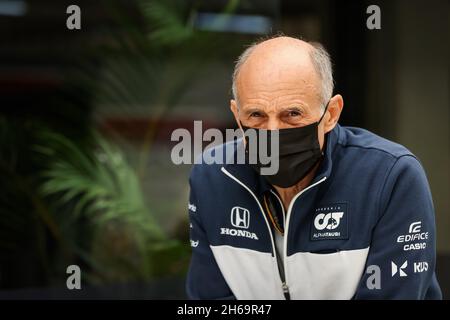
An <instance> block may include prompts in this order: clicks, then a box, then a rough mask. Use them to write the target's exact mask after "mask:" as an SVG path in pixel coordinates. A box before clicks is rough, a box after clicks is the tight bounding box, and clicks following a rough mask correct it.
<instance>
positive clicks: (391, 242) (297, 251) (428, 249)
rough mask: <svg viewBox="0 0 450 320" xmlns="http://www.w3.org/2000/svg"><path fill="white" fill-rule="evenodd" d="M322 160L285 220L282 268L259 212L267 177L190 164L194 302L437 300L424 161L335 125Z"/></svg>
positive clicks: (243, 169)
mask: <svg viewBox="0 0 450 320" xmlns="http://www.w3.org/2000/svg"><path fill="white" fill-rule="evenodd" d="M230 145H231V146H232V147H233V148H230ZM241 145H242V141H237V142H231V143H228V144H225V145H221V146H219V147H216V148H212V149H209V150H207V151H205V153H204V154H203V157H204V159H207V158H208V157H210V158H211V157H214V156H217V154H216V153H217V152H220V154H223V155H224V158H223V159H224V160H225V159H230V156H233V154H231V155H230V154H229V153H230V152H228V153H227V152H226V151H229V150H230V149H233V150H234V151H233V152H236V150H235V148H239V147H240V146H241ZM324 151H325V156H324V159H323V160H322V162H321V164H320V166H319V168H318V170H317V172H316V175H315V177H314V179H313V180H312V182H311V184H310V185H309V186H308V187H307V188H305V189H304V190H302V191H301V192H300V193H299V194H297V195H296V196H295V197H294V199H293V200H292V202H291V204H290V205H289V208H288V210H287V212H286V213H285V215H286V220H285V235H284V240H283V241H284V252H283V259H282V261H281V263H280V261H279V260H277V258H276V251H275V248H276V246H275V235H274V232H273V231H272V230H271V227H270V224H269V222H268V220H267V217H266V216H265V215H264V213H263V211H262V209H263V208H262V202H261V199H262V194H263V193H264V192H266V191H267V190H270V189H271V186H270V185H268V184H267V182H265V180H264V178H262V177H261V176H259V175H258V174H256V172H255V171H254V170H253V169H252V168H251V167H250V166H248V165H245V164H206V163H203V164H197V165H194V167H193V169H192V172H191V176H190V180H189V182H190V187H191V192H190V201H189V219H190V238H191V246H192V258H191V264H190V267H189V272H188V276H187V284H186V287H187V294H188V297H189V298H192V299H230V298H231V299H233V298H237V299H285V298H286V297H288V298H291V299H440V298H441V291H440V288H439V285H438V283H437V280H436V275H435V254H436V253H435V238H436V237H435V220H434V208H433V201H432V197H431V193H430V188H429V186H428V182H427V178H426V176H425V173H424V170H423V168H422V166H421V164H420V163H419V161H418V159H417V158H416V157H415V156H414V155H413V154H412V153H411V152H410V151H409V150H407V149H406V148H405V147H403V146H401V145H399V144H396V143H393V142H391V141H388V140H386V139H383V138H381V137H379V136H377V135H375V134H373V133H370V132H369V131H367V130H364V129H360V128H352V127H342V126H339V125H337V126H336V127H335V128H334V129H333V130H332V131H331V132H330V133H328V134H327V135H326V148H325V150H324ZM280 207H282V205H281V203H280ZM280 264H281V267H282V270H284V275H283V276H282V275H281V273H280ZM286 293H288V294H286Z"/></svg>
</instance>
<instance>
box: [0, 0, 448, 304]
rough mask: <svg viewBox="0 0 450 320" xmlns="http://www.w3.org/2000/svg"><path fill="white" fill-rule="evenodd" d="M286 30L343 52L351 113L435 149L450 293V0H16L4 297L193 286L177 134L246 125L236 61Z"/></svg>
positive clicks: (1, 7)
mask: <svg viewBox="0 0 450 320" xmlns="http://www.w3.org/2000/svg"><path fill="white" fill-rule="evenodd" d="M71 4H76V5H78V6H79V7H80V8H81V30H68V29H67V28H66V19H67V18H68V16H69V15H68V14H67V13H66V8H67V7H68V6H69V5H71ZM372 4H376V5H378V6H379V7H380V9H381V29H380V30H369V29H367V27H366V20H367V18H368V17H369V15H368V14H367V13H366V9H367V7H368V6H369V5H372ZM279 32H282V33H284V34H286V35H289V36H295V37H302V38H304V39H306V40H312V41H319V42H322V43H323V44H324V45H325V47H326V48H327V49H328V50H329V52H330V53H331V56H332V60H333V63H334V74H335V81H336V90H335V92H336V93H340V94H342V95H343V97H344V101H345V106H344V112H343V115H342V117H341V124H342V125H349V126H359V127H364V128H367V129H369V130H371V131H373V132H375V133H377V134H379V135H381V136H384V137H386V138H388V139H391V140H394V141H396V142H399V143H401V144H403V145H405V146H406V147H408V148H409V149H410V150H411V151H412V152H414V153H415V154H416V155H417V156H418V157H419V159H420V160H421V162H422V164H423V166H424V168H425V171H426V173H427V176H428V178H429V182H430V185H431V189H432V193H433V198H434V203H435V209H436V223H437V230H438V237H437V248H438V266H437V273H438V278H439V280H440V284H441V287H442V289H443V292H444V296H445V297H447V298H450V271H449V270H450V215H449V213H450V207H449V181H450V179H449V177H450V175H449V153H450V151H449V149H450V146H449V119H450V117H449V67H448V59H449V52H448V42H449V2H448V1H446V0H428V1H419V0H396V1H337V0H320V1H319V0H314V1H313V0H267V1H257V0H241V1H239V0H229V1H225V0H209V1H207V0H204V1H194V0H191V1H188V0H186V1H181V0H178V1H177V0H164V1H163V0H108V1H106V0H104V1H88V0H79V1H65V0H58V1H56V0H54V1H49V0H41V1H31V0H0V35H1V38H0V108H1V113H0V175H1V179H0V298H93V299H105V298H123V299H132V298H144V299H145V298H148V299H151V298H184V297H185V295H184V277H185V272H186V269H187V266H188V263H189V255H190V246H189V237H188V221H187V198H188V192H189V190H188V184H187V177H188V174H189V170H190V166H189V165H180V166H176V165H174V164H173V163H172V162H171V160H170V151H171V147H172V146H173V144H174V143H173V142H171V141H170V136H171V133H172V131H173V130H174V129H176V128H186V129H188V130H192V127H193V121H194V120H202V121H203V128H204V129H206V128H208V127H214V128H220V129H222V130H224V129H226V128H234V127H235V124H234V122H233V119H232V116H231V112H229V109H228V108H229V107H228V106H229V99H230V86H231V73H232V70H233V63H234V61H235V59H236V58H237V56H238V55H239V54H240V53H241V52H242V51H243V50H244V49H245V46H247V45H249V44H251V43H252V42H254V41H255V40H257V39H259V38H261V37H264V36H269V35H274V34H277V33H279ZM71 264H76V265H79V266H80V268H81V270H82V290H72V291H70V290H67V288H66V278H67V276H68V275H67V274H66V268H67V266H69V265H71Z"/></svg>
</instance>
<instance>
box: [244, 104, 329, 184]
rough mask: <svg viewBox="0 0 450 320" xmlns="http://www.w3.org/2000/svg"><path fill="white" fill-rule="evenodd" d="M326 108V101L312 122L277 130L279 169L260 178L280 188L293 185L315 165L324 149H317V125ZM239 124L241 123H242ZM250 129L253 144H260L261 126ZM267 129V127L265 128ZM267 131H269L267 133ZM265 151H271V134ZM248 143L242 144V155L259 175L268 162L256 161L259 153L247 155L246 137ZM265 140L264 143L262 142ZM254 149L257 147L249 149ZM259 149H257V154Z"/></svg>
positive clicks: (258, 158) (318, 145)
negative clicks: (319, 114)
mask: <svg viewBox="0 0 450 320" xmlns="http://www.w3.org/2000/svg"><path fill="white" fill-rule="evenodd" d="M327 108H328V103H327V105H326V107H325V111H324V112H323V114H322V117H321V118H320V119H319V121H317V122H314V123H311V124H309V125H307V126H304V127H299V128H289V129H279V130H278V132H279V159H278V160H279V168H278V172H277V173H275V174H273V175H263V177H264V178H265V179H266V180H267V181H268V182H269V183H270V184H272V185H276V186H279V187H282V188H287V187H291V186H293V185H294V184H296V183H298V182H299V181H300V180H302V179H303V178H304V177H305V176H306V175H307V174H308V173H309V172H310V171H311V170H312V169H313V167H314V166H315V165H316V164H317V162H318V161H319V160H320V159H321V158H322V157H323V152H322V151H321V150H320V144H319V136H318V126H319V123H320V122H321V121H322V119H323V117H324V115H325V112H326V110H327ZM241 126H242V124H241ZM242 128H243V129H244V130H245V131H247V129H253V130H255V131H256V140H257V141H256V146H259V145H260V131H263V129H256V128H249V127H244V126H242ZM266 131H267V130H266ZM267 133H270V132H267ZM266 137H268V138H269V139H268V140H267V150H268V151H269V153H268V154H271V153H270V152H271V151H270V145H271V144H270V134H268V135H266ZM246 141H247V143H246V144H245V156H246V163H249V164H250V166H251V167H252V168H253V169H254V170H256V172H257V173H258V174H261V168H263V167H268V166H269V165H264V164H262V163H261V162H260V161H259V160H260V157H259V156H258V154H253V155H252V156H253V157H254V158H252V157H250V153H249V140H248V137H247V136H246ZM264 143H266V142H264ZM253 149H257V148H252V150H253ZM257 152H258V151H256V153H257ZM249 159H257V163H255V164H251V163H250V161H249Z"/></svg>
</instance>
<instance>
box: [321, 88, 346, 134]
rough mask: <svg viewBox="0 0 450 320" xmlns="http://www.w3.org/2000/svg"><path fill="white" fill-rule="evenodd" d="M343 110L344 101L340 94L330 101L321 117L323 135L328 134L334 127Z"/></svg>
mask: <svg viewBox="0 0 450 320" xmlns="http://www.w3.org/2000/svg"><path fill="white" fill-rule="evenodd" d="M343 108H344V99H343V98H342V96H341V95H340V94H337V95H335V96H334V97H332V98H331V99H330V102H329V104H328V108H327V111H326V113H327V114H325V116H324V117H323V130H324V132H325V133H328V132H330V131H331V130H333V128H334V127H335V126H336V124H337V123H338V121H339V117H340V116H341V112H342V109H343Z"/></svg>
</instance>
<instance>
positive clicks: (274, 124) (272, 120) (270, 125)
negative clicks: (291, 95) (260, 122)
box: [266, 117, 281, 130]
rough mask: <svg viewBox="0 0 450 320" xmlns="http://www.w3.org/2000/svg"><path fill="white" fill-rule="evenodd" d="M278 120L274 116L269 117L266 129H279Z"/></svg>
mask: <svg viewBox="0 0 450 320" xmlns="http://www.w3.org/2000/svg"><path fill="white" fill-rule="evenodd" d="M280 125H281V124H280V121H279V120H278V119H277V118H275V117H273V118H272V117H270V118H269V120H268V121H267V128H266V129H267V130H277V129H280Z"/></svg>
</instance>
